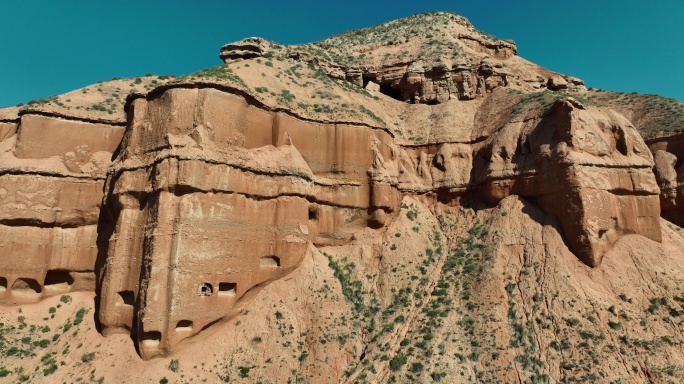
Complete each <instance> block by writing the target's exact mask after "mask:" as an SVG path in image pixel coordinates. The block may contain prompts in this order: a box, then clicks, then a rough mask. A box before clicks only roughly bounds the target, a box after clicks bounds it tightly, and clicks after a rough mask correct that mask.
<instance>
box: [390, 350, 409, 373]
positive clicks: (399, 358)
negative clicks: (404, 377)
mask: <svg viewBox="0 0 684 384" xmlns="http://www.w3.org/2000/svg"><path fill="white" fill-rule="evenodd" d="M404 365H406V355H404V354H403V353H398V354H397V355H396V356H394V357H393V358H392V360H390V369H391V370H393V371H395V372H396V371H398V370H400V369H401V367H402V366H404Z"/></svg>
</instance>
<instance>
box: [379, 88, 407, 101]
mask: <svg viewBox="0 0 684 384" xmlns="http://www.w3.org/2000/svg"><path fill="white" fill-rule="evenodd" d="M380 93H382V94H383V95H385V96H389V97H391V98H393V99H394V100H399V101H404V98H403V96H402V94H401V89H394V88H392V86H390V85H387V84H380Z"/></svg>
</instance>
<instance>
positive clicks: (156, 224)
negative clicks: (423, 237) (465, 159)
mask: <svg viewBox="0 0 684 384" xmlns="http://www.w3.org/2000/svg"><path fill="white" fill-rule="evenodd" d="M131 108H132V111H131V114H132V116H133V118H132V121H131V126H130V129H129V131H128V132H127V134H126V137H125V138H124V142H123V145H122V148H121V154H120V156H119V157H118V158H117V159H116V160H115V162H114V164H113V165H112V167H111V168H110V171H109V178H108V181H107V188H106V189H107V190H108V191H109V194H108V195H107V200H106V207H105V209H106V210H107V213H108V217H110V218H111V220H112V225H113V233H114V235H113V236H112V237H111V239H110V241H109V251H108V254H107V259H106V263H105V265H104V268H103V270H102V274H101V279H102V289H101V297H102V301H101V307H100V315H99V316H100V321H101V323H102V325H103V328H104V332H105V333H111V332H117V331H128V330H134V332H135V334H136V335H137V339H138V342H139V346H140V351H141V354H142V356H143V357H144V358H150V357H154V356H157V355H159V354H167V353H169V352H170V351H172V350H173V349H174V348H175V346H176V345H177V344H178V343H180V342H181V341H182V340H183V339H185V338H187V337H189V336H192V335H194V334H197V333H198V332H200V331H201V330H202V329H204V328H206V327H207V326H209V325H211V324H213V323H216V322H217V321H221V320H224V319H227V318H229V317H230V316H231V315H234V314H235V313H236V311H238V310H239V308H240V307H241V305H242V303H243V302H244V301H246V300H249V298H250V297H252V296H253V295H254V294H255V293H256V292H258V290H259V289H260V288H262V287H263V286H264V284H265V283H268V282H269V281H272V280H275V279H278V278H281V277H283V276H285V275H286V274H287V273H288V272H290V271H292V270H293V268H295V267H296V266H297V265H298V264H299V262H300V261H301V259H302V257H303V255H304V253H305V251H306V249H307V247H308V243H309V241H311V242H313V243H315V244H320V245H325V244H340V243H344V242H346V241H349V239H350V238H351V235H352V234H353V233H354V232H355V231H356V230H358V229H361V228H364V227H366V226H369V225H372V226H377V225H382V223H383V221H384V218H385V216H386V215H387V214H391V213H392V211H393V210H395V209H396V208H397V206H398V201H399V199H400V197H401V195H400V194H399V193H398V192H397V191H396V190H393V189H392V187H391V186H390V185H389V184H388V183H383V181H381V180H379V181H377V182H376V181H374V180H369V178H368V177H367V175H366V171H367V170H368V169H369V168H370V166H371V164H372V162H373V161H374V160H375V159H374V157H373V152H372V151H371V147H372V146H374V148H375V149H376V150H377V153H376V156H380V154H381V153H385V156H387V157H389V156H390V153H389V151H388V149H387V146H388V144H389V143H390V141H391V136H390V135H389V134H388V133H387V132H385V131H382V130H376V129H371V128H368V127H357V126H348V125H342V124H340V125H337V124H322V123H312V122H306V121H302V120H299V119H295V118H293V117H291V116H288V115H287V114H285V113H282V112H279V113H274V112H270V111H265V110H262V109H259V108H256V107H254V106H252V105H249V104H248V103H247V102H246V101H245V99H243V98H241V97H239V96H236V95H231V94H227V93H224V92H221V91H218V90H215V89H210V88H209V89H183V88H176V89H170V90H167V91H165V92H163V93H161V94H159V95H156V96H155V97H152V98H149V99H148V100H146V99H138V100H136V101H135V102H133V104H132V106H131ZM191 111H192V112H191ZM375 143H377V144H375ZM383 143H384V144H385V145H384V146H383V145H382V144H383ZM378 144H379V145H378ZM376 211H378V212H376Z"/></svg>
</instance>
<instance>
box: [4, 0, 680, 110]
mask: <svg viewBox="0 0 684 384" xmlns="http://www.w3.org/2000/svg"><path fill="white" fill-rule="evenodd" d="M428 11H453V12H456V13H459V14H461V15H463V16H465V17H467V18H468V19H469V20H470V21H471V22H472V23H473V24H474V25H475V27H477V28H478V29H481V30H483V31H485V32H487V33H490V34H493V35H495V36H498V37H501V38H509V39H514V40H515V41H516V42H517V44H518V50H519V54H520V55H521V56H522V57H524V58H526V59H528V60H531V61H533V62H536V63H537V64H540V65H542V66H544V67H547V68H549V69H551V70H554V71H557V72H561V73H564V74H570V75H573V76H576V77H579V78H582V79H584V80H585V82H586V84H587V85H588V86H593V87H597V88H603V89H608V90H616V91H627V92H631V91H636V92H639V93H657V94H661V95H664V96H668V97H673V98H676V99H679V100H681V101H684V74H683V73H682V69H683V68H682V67H683V65H684V27H683V26H684V1H682V0H656V1H648V2H647V1H636V0H621V1H617V0H574V1H556V0H551V1H549V0H525V1H511V0H489V1H481V0H468V1H466V0H451V1H443V0H433V1H416V0H412V1H404V0H395V1H369V0H364V1H358V0H347V1H345V2H334V3H333V2H328V1H321V0H318V1H312V0H306V1H303V0H302V1H298V0H291V1H283V0H280V1H271V0H268V1H255V0H252V1H234V0H225V1H220V0H202V1H192V2H191V1H180V0H166V1H161V0H159V1H152V0H150V1H133V0H120V1H107V2H105V1H94V0H69V1H56V0H14V1H12V0H4V1H2V2H1V3H0V14H2V15H3V18H2V22H0V106H8V105H15V104H17V103H19V102H26V101H28V100H31V99H38V98H42V97H47V96H50V95H55V94H60V93H64V92H67V91H70V90H73V89H76V88H80V87H83V86H85V85H88V84H92V83H95V82H96V81H98V80H108V79H111V78H112V77H115V76H116V77H129V76H138V75H143V74H145V73H147V72H152V73H155V74H175V75H181V74H184V73H190V72H194V71H196V70H198V69H201V68H207V67H211V66H214V65H217V64H220V60H219V58H218V52H219V48H220V46H221V45H223V44H225V43H228V42H231V41H235V40H239V39H241V38H243V37H248V36H261V37H264V38H266V39H269V40H273V41H276V42H278V43H284V44H294V43H305V42H310V41H316V40H320V39H323V38H325V37H327V36H329V35H332V34H337V33H340V32H343V31H345V30H349V29H356V28H361V27H367V26H371V25H375V24H379V23H381V22H385V21H389V20H393V19H396V18H400V17H404V16H408V15H411V14H414V13H420V12H428Z"/></svg>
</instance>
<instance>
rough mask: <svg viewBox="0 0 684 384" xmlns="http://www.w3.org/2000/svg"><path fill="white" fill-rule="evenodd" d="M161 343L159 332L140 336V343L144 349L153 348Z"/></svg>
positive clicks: (149, 332)
mask: <svg viewBox="0 0 684 384" xmlns="http://www.w3.org/2000/svg"><path fill="white" fill-rule="evenodd" d="M160 341H161V332H159V331H147V332H143V333H142V335H140V342H141V343H142V344H143V345H144V346H146V347H154V346H157V345H159V342H160Z"/></svg>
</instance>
